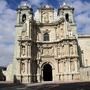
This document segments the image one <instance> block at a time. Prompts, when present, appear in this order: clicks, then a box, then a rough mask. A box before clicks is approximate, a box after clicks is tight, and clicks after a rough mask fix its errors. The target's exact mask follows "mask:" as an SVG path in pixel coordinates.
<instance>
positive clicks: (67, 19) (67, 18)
mask: <svg viewBox="0 0 90 90" xmlns="http://www.w3.org/2000/svg"><path fill="white" fill-rule="evenodd" d="M65 18H66V21H67V22H68V21H69V14H68V13H67V14H65Z"/></svg>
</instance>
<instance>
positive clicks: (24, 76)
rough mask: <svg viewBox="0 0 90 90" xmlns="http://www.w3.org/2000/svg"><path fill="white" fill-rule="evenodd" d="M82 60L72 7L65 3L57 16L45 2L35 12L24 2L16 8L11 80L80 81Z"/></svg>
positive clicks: (30, 81)
mask: <svg viewBox="0 0 90 90" xmlns="http://www.w3.org/2000/svg"><path fill="white" fill-rule="evenodd" d="M81 63H82V61H81V59H80V55H79V45H78V37H77V29H76V22H75V20H74V8H72V7H70V6H68V5H66V4H64V5H62V6H61V7H60V8H59V9H58V11H57V15H56V14H55V10H54V9H53V8H52V7H50V6H48V5H45V6H43V7H41V8H39V9H38V10H37V11H36V13H35V15H34V13H33V9H32V8H31V7H29V6H27V5H22V6H20V7H19V8H18V9H17V23H16V41H15V52H14V60H13V64H12V65H13V66H12V71H13V72H12V73H13V74H12V76H13V80H14V81H16V82H21V83H32V82H43V81H67V80H69V81H71V80H80V67H81Z"/></svg>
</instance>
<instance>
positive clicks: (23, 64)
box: [21, 62, 25, 73]
mask: <svg viewBox="0 0 90 90" xmlns="http://www.w3.org/2000/svg"><path fill="white" fill-rule="evenodd" d="M21 72H22V73H24V72H25V63H24V62H21Z"/></svg>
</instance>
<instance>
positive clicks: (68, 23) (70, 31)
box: [58, 2, 77, 38]
mask: <svg viewBox="0 0 90 90" xmlns="http://www.w3.org/2000/svg"><path fill="white" fill-rule="evenodd" d="M58 16H61V17H63V18H64V21H65V23H64V26H65V28H64V30H65V31H64V35H65V38H66V37H77V32H76V31H77V30H76V22H75V18H74V8H73V7H72V6H70V5H68V4H67V3H66V2H64V3H63V5H62V6H61V7H60V8H59V9H58Z"/></svg>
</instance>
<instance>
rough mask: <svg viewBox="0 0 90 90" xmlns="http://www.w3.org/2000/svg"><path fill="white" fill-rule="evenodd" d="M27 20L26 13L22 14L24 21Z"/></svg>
mask: <svg viewBox="0 0 90 90" xmlns="http://www.w3.org/2000/svg"><path fill="white" fill-rule="evenodd" d="M25 20H26V14H23V15H22V22H25Z"/></svg>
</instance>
